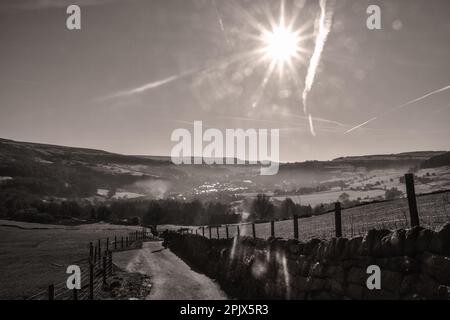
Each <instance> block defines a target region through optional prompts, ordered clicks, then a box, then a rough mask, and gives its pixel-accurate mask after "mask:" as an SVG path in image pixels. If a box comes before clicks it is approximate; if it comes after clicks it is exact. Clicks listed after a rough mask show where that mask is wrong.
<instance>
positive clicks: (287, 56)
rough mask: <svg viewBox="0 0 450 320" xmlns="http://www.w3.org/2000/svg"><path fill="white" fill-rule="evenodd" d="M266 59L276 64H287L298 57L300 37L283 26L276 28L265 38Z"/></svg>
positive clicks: (267, 33)
mask: <svg viewBox="0 0 450 320" xmlns="http://www.w3.org/2000/svg"><path fill="white" fill-rule="evenodd" d="M263 42H264V45H265V47H264V52H265V53H266V57H267V58H269V59H270V60H272V61H273V62H276V63H282V64H284V63H286V62H289V61H290V60H291V59H292V58H294V57H296V56H297V55H298V52H299V50H300V47H299V36H298V34H297V33H295V32H292V31H290V30H288V29H287V28H285V27H283V26H278V27H275V28H274V29H273V30H272V31H271V32H265V34H264V36H263Z"/></svg>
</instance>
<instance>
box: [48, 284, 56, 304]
mask: <svg viewBox="0 0 450 320" xmlns="http://www.w3.org/2000/svg"><path fill="white" fill-rule="evenodd" d="M48 300H55V286H54V285H53V284H51V285H49V286H48Z"/></svg>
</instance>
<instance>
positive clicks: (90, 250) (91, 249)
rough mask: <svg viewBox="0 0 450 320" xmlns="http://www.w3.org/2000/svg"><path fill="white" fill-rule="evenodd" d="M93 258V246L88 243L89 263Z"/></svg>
mask: <svg viewBox="0 0 450 320" xmlns="http://www.w3.org/2000/svg"><path fill="white" fill-rule="evenodd" d="M93 257H94V245H93V244H92V242H89V261H92V260H93Z"/></svg>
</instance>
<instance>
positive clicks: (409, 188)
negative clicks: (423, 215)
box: [405, 173, 420, 227]
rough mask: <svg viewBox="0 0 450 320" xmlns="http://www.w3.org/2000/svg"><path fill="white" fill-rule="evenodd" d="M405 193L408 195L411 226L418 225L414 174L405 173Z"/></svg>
mask: <svg viewBox="0 0 450 320" xmlns="http://www.w3.org/2000/svg"><path fill="white" fill-rule="evenodd" d="M405 184H406V194H407V196H408V206H409V216H410V218H411V227H418V226H419V225H420V223H419V212H418V211H417V202H416V191H415V188H414V174H412V173H407V174H405Z"/></svg>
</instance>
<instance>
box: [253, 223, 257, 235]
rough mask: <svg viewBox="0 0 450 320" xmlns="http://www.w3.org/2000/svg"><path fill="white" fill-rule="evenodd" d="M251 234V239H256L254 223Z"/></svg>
mask: <svg viewBox="0 0 450 320" xmlns="http://www.w3.org/2000/svg"><path fill="white" fill-rule="evenodd" d="M252 234H253V238H256V229H255V224H254V223H252Z"/></svg>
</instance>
